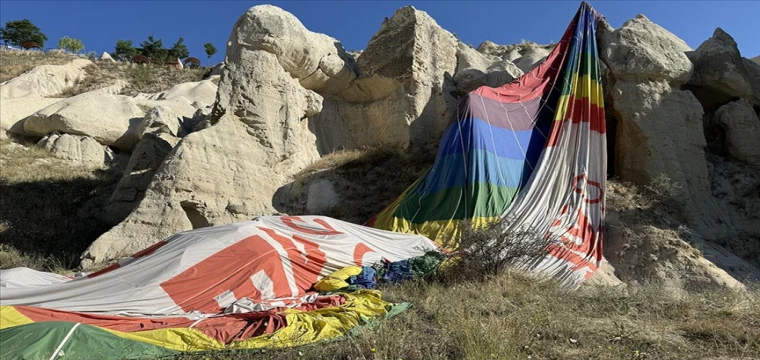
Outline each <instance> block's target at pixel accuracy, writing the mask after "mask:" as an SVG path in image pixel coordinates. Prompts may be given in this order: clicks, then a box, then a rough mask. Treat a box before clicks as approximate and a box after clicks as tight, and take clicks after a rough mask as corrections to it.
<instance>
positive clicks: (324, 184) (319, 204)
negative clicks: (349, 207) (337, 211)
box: [306, 178, 340, 214]
mask: <svg viewBox="0 0 760 360" xmlns="http://www.w3.org/2000/svg"><path fill="white" fill-rule="evenodd" d="M339 202H340V195H338V193H337V192H336V191H335V186H334V185H333V183H332V182H331V181H330V180H328V179H324V178H323V179H319V180H317V181H315V182H313V183H311V184H309V190H308V194H307V196H306V211H307V212H308V213H309V214H320V213H324V212H326V211H329V210H330V209H332V208H333V207H335V205H338V203H339Z"/></svg>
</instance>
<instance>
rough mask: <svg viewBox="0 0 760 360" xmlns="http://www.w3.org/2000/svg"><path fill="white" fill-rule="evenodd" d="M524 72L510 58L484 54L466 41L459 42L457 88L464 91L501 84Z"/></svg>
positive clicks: (456, 74)
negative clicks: (505, 58) (504, 58)
mask: <svg viewBox="0 0 760 360" xmlns="http://www.w3.org/2000/svg"><path fill="white" fill-rule="evenodd" d="M522 74H523V72H522V70H520V69H519V68H518V67H517V66H515V64H513V63H512V62H511V61H509V60H503V59H500V58H497V57H491V56H487V55H483V54H481V53H479V52H478V51H476V50H475V49H473V48H471V47H469V46H467V45H465V44H464V43H459V48H458V49H457V67H456V72H455V74H454V77H453V80H454V84H455V85H456V87H457V90H459V91H460V92H462V93H466V92H470V91H472V90H475V89H477V88H479V87H481V86H484V85H485V86H490V87H496V86H501V85H503V84H506V83H508V82H510V81H512V80H514V79H516V78H518V77H520V76H521V75H522Z"/></svg>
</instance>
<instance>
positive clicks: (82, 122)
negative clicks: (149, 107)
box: [23, 93, 144, 150]
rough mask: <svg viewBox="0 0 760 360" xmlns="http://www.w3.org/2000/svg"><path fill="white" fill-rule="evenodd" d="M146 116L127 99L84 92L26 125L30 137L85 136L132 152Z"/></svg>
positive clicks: (135, 104)
mask: <svg viewBox="0 0 760 360" xmlns="http://www.w3.org/2000/svg"><path fill="white" fill-rule="evenodd" d="M143 114H144V112H143V110H142V109H140V107H139V106H137V103H135V101H134V100H133V99H132V98H130V97H128V96H122V95H104V94H89V93H85V94H82V95H77V96H74V97H72V98H68V99H65V100H61V101H59V102H57V103H55V104H53V105H50V106H48V107H46V108H44V109H42V110H40V111H37V112H36V113H34V114H33V115H31V116H29V117H28V118H26V119H25V120H24V123H23V126H24V132H25V133H26V134H28V135H35V136H45V135H47V134H51V133H54V132H59V133H65V134H73V135H84V136H89V137H92V138H93V139H95V140H97V141H98V142H99V143H101V144H103V145H108V146H112V147H114V148H117V149H122V150H131V149H132V147H134V145H135V144H136V143H137V141H138V140H139V137H138V132H137V127H138V125H139V124H140V122H141V121H142V118H143Z"/></svg>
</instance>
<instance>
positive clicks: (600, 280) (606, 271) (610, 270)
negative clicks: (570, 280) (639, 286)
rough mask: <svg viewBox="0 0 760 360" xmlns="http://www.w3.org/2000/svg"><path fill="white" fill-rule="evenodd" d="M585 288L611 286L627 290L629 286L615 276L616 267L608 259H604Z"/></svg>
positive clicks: (584, 284) (585, 283) (585, 284)
mask: <svg viewBox="0 0 760 360" xmlns="http://www.w3.org/2000/svg"><path fill="white" fill-rule="evenodd" d="M583 286H609V287H616V288H626V287H627V284H626V283H624V282H623V281H621V280H620V279H618V277H617V276H616V275H615V267H614V266H612V264H610V262H609V261H607V259H604V258H603V259H602V263H601V265H599V268H598V269H596V271H594V273H593V274H592V275H591V277H590V278H588V280H586V281H585V282H584V283H583Z"/></svg>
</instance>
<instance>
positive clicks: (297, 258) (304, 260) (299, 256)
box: [258, 225, 329, 296]
mask: <svg viewBox="0 0 760 360" xmlns="http://www.w3.org/2000/svg"><path fill="white" fill-rule="evenodd" d="M328 226H329V225H328ZM258 228H259V230H261V231H263V232H265V233H266V234H267V235H269V237H271V238H272V239H274V240H275V241H277V242H278V243H279V244H280V245H282V247H283V249H285V251H287V254H288V255H287V256H288V259H289V260H290V265H291V269H292V270H293V277H294V278H295V280H296V288H298V295H299V296H300V295H303V294H304V293H305V292H306V289H308V288H310V287H311V286H312V285H313V284H314V283H316V282H317V281H319V274H321V273H322V269H323V268H324V266H325V263H326V262H327V255H325V253H324V252H323V251H322V250H319V245H318V244H317V243H315V242H313V241H311V240H309V239H306V238H304V237H302V236H298V235H293V238H292V239H289V238H287V237H286V236H283V235H280V234H278V233H277V232H275V231H274V230H273V229H269V228H266V227H263V226H259V227H258ZM294 241H295V242H299V243H301V244H302V245H303V247H304V251H305V254H304V253H301V250H299V249H298V248H297V247H296V246H295V244H294Z"/></svg>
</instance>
